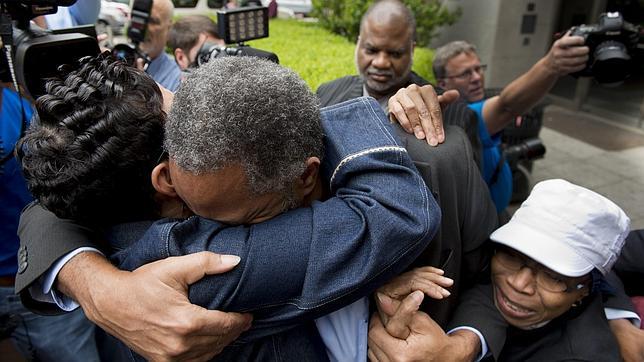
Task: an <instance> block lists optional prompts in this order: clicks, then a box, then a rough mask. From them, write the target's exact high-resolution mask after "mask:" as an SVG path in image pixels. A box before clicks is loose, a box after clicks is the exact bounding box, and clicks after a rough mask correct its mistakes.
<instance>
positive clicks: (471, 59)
mask: <svg viewBox="0 0 644 362" xmlns="http://www.w3.org/2000/svg"><path fill="white" fill-rule="evenodd" d="M480 63H481V60H480V59H479V57H478V55H477V54H476V53H473V52H461V53H458V54H456V55H455V56H453V57H451V58H449V59H448V60H447V63H446V64H445V66H446V67H449V68H461V67H470V66H472V65H476V64H480Z"/></svg>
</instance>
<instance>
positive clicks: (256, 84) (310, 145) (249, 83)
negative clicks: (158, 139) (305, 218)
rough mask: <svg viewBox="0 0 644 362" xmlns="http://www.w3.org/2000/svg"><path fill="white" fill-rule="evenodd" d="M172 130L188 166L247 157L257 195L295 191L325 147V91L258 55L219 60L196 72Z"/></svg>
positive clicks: (173, 115) (177, 156) (181, 162)
mask: <svg viewBox="0 0 644 362" xmlns="http://www.w3.org/2000/svg"><path fill="white" fill-rule="evenodd" d="M165 136H166V139H165V142H164V146H165V149H166V151H167V152H168V154H169V155H170V157H171V158H172V159H173V160H174V161H175V163H176V164H177V165H178V166H179V167H180V168H182V169H183V170H185V171H187V172H191V173H194V174H201V173H206V172H213V171H216V170H219V169H221V168H223V167H225V166H227V165H231V164H240V165H241V166H242V167H243V169H244V171H245V173H246V176H247V177H248V187H249V191H250V192H251V193H253V194H254V195H262V194H265V193H268V192H280V193H286V194H287V196H288V194H289V193H290V192H291V191H292V190H293V185H294V180H295V179H296V178H297V177H298V176H300V175H301V174H302V172H304V170H305V167H306V160H307V159H308V158H309V157H318V158H320V159H321V158H322V154H323V145H322V136H323V133H322V127H321V125H320V109H319V103H318V100H317V97H316V96H315V95H314V94H313V93H312V92H311V90H310V89H309V87H308V86H307V85H306V83H304V81H303V80H302V79H301V78H300V77H299V76H298V75H297V74H295V73H294V72H293V71H291V70H289V69H286V68H284V67H282V66H280V65H278V64H275V63H272V62H270V61H267V60H262V59H259V58H255V57H224V58H216V59H211V60H210V62H208V63H206V64H205V65H203V66H202V67H200V68H198V69H196V70H195V71H194V72H193V73H192V74H191V75H190V76H188V78H187V79H185V80H184V81H183V83H182V84H181V88H180V89H179V91H178V92H177V93H176V95H175V97H174V102H173V106H172V110H171V111H170V114H169V116H168V122H167V123H166V127H165Z"/></svg>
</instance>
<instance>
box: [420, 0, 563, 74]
mask: <svg viewBox="0 0 644 362" xmlns="http://www.w3.org/2000/svg"><path fill="white" fill-rule="evenodd" d="M446 6H448V7H450V8H452V9H454V8H455V7H460V8H461V9H462V15H461V18H460V19H459V20H458V22H457V23H455V24H454V25H451V26H449V27H445V28H443V29H441V30H440V36H439V37H437V38H436V39H435V40H434V41H433V42H432V47H438V46H440V45H442V44H445V43H447V42H449V41H453V40H467V41H469V42H471V43H473V44H475V45H476V46H477V48H478V50H479V56H480V57H481V62H482V63H484V64H488V70H487V73H486V86H487V87H502V86H504V85H506V84H508V83H509V82H510V81H512V80H513V79H515V78H516V77H517V76H519V75H521V74H522V73H523V72H525V71H526V70H528V69H529V68H530V67H531V66H532V65H533V64H534V63H535V62H536V61H537V60H539V58H541V57H542V56H543V55H544V54H545V53H546V52H547V50H548V49H549V47H550V45H551V44H552V39H553V38H552V35H553V33H554V32H555V27H556V25H557V22H558V9H559V7H560V0H539V1H536V0H486V1H474V0H448V1H446ZM524 16H526V17H527V18H526V21H529V20H530V17H532V19H536V22H535V23H534V28H533V31H532V32H530V33H526V34H522V33H521V28H522V23H523V21H524V20H523V19H524ZM526 25H527V24H526Z"/></svg>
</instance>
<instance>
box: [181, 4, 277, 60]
mask: <svg viewBox="0 0 644 362" xmlns="http://www.w3.org/2000/svg"><path fill="white" fill-rule="evenodd" d="M217 25H218V27H219V34H220V35H221V36H222V38H223V40H224V42H225V43H226V44H230V43H237V46H236V47H232V46H220V45H217V44H214V43H211V42H205V43H204V44H203V45H202V46H201V48H200V49H199V52H198V53H197V56H196V58H195V62H194V64H193V65H194V66H201V65H203V64H205V63H207V62H208V61H210V59H214V58H221V57H227V56H251V57H258V58H264V59H268V60H270V61H272V62H275V63H279V58H278V57H277V54H275V53H271V52H267V51H265V50H261V49H256V48H252V47H250V46H248V45H245V44H244V42H245V41H248V40H252V39H261V38H267V37H268V8H267V7H265V6H250V7H244V8H238V9H232V10H219V11H217Z"/></svg>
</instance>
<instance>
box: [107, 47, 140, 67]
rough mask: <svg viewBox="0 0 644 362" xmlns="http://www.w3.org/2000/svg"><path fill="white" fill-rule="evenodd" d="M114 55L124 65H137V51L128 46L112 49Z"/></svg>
mask: <svg viewBox="0 0 644 362" xmlns="http://www.w3.org/2000/svg"><path fill="white" fill-rule="evenodd" d="M112 55H113V56H114V57H115V58H116V59H119V60H121V61H123V62H124V63H127V64H129V65H134V64H135V63H136V51H135V50H134V48H132V47H131V46H129V45H127V44H117V45H115V46H114V48H112Z"/></svg>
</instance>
